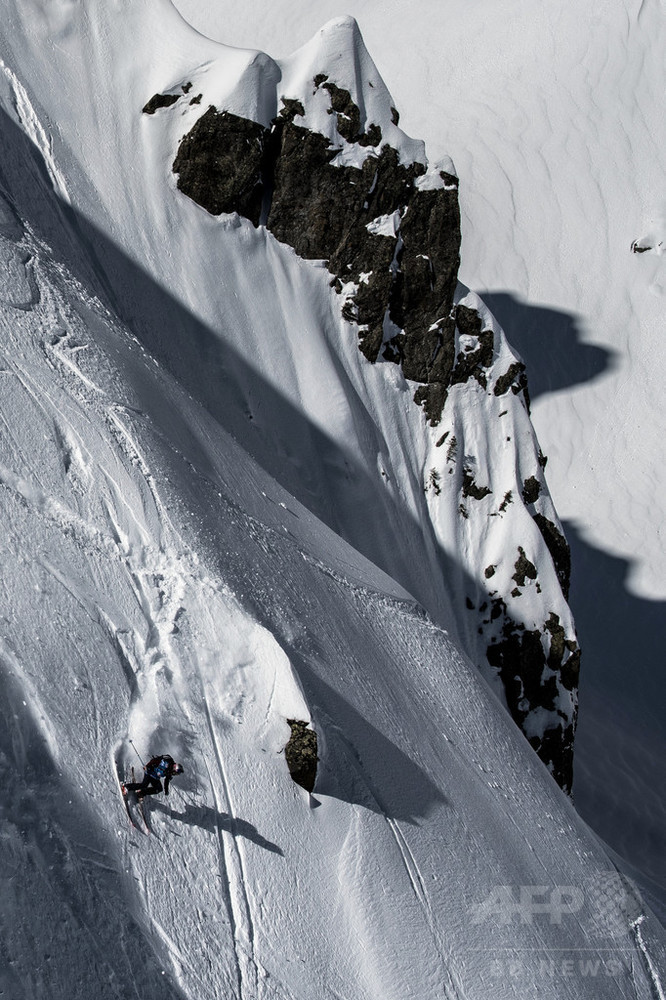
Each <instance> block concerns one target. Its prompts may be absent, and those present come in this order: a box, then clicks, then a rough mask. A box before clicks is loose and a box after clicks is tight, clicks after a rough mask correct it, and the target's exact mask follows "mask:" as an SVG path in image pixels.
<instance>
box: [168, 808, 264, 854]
mask: <svg viewBox="0 0 666 1000" xmlns="http://www.w3.org/2000/svg"><path fill="white" fill-rule="evenodd" d="M150 811H151V812H161V813H164V815H165V816H169V817H170V818H171V819H172V820H176V821H178V822H180V823H184V824H185V825H186V826H198V827H200V828H201V829H202V830H207V831H208V832H209V833H218V832H219V831H220V830H228V831H229V833H232V834H233V835H234V836H239V837H246V838H247V840H251V841H252V842H253V843H254V844H257V845H258V846H259V847H263V848H264V850H266V851H271V853H272V854H279V855H280V857H284V851H283V850H282V848H281V847H278V845H277V844H274V843H273V842H272V841H270V840H266V838H265V837H262V836H261V834H260V833H259V831H258V830H257V828H256V826H253V825H252V823H248V821H247V820H245V819H238V818H236V817H234V816H230V815H229V813H221V812H218V811H217V809H213V808H212V806H193V805H189V804H188V805H186V806H185V808H184V809H183V811H182V812H176V811H175V810H173V809H170V808H169V807H168V806H167V805H165V803H163V802H151V803H150Z"/></svg>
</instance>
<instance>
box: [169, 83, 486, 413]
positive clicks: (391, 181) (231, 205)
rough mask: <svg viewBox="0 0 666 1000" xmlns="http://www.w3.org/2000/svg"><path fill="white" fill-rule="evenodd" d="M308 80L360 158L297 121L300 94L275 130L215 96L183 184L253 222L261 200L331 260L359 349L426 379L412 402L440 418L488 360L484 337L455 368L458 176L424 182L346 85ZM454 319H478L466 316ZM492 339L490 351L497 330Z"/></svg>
mask: <svg viewBox="0 0 666 1000" xmlns="http://www.w3.org/2000/svg"><path fill="white" fill-rule="evenodd" d="M313 85H314V86H315V87H320V88H321V89H322V90H323V91H326V92H327V93H328V94H329V100H330V107H329V113H330V114H331V115H335V117H336V121H337V131H338V133H339V135H340V136H341V137H342V138H343V139H344V140H345V141H346V142H347V143H348V144H351V145H352V146H353V145H358V146H359V147H361V148H370V147H372V155H369V156H367V157H365V159H363V162H362V164H361V166H359V167H357V166H339V165H337V164H336V165H333V164H332V161H333V160H334V159H335V158H336V157H337V155H338V153H339V152H340V149H339V148H338V147H335V146H334V147H331V145H330V143H329V140H328V138H327V137H326V136H324V135H322V134H321V133H319V132H315V131H312V130H311V129H309V128H306V127H305V126H304V125H301V124H299V123H298V121H297V119H299V118H301V119H302V118H303V116H304V113H305V112H304V107H303V104H302V103H301V102H300V101H298V100H297V99H289V100H285V101H283V108H282V111H281V113H280V114H279V115H278V117H277V118H276V119H275V120H274V121H273V123H272V128H271V129H266V128H264V127H263V126H261V125H259V124H257V123H256V122H251V121H249V120H248V119H243V118H239V117H237V116H236V115H232V114H231V113H229V112H227V111H222V112H219V111H217V110H216V109H215V108H214V107H212V106H211V107H209V108H208V110H207V111H206V112H205V114H204V115H203V116H202V117H201V118H200V119H199V120H198V121H197V123H196V124H195V126H194V128H192V129H191V131H190V132H189V133H188V134H187V135H186V136H185V138H184V139H183V140H182V142H181V144H180V147H179V149H178V155H177V156H176V159H175V161H174V164H173V170H174V172H175V173H176V174H178V187H179V189H180V190H181V191H183V193H184V194H187V195H188V196H189V197H190V198H192V199H193V200H194V201H196V202H197V204H199V205H201V206H202V207H203V208H206V209H207V210H208V211H209V212H211V213H212V214H214V215H218V214H219V213H220V212H232V211H236V212H238V213H239V214H240V215H243V216H245V217H246V218H248V219H250V220H251V221H252V222H253V223H254V224H255V225H258V223H259V220H260V218H261V213H262V202H263V203H264V213H265V221H266V225H267V227H268V229H270V231H271V232H272V233H273V234H274V236H275V237H276V238H277V239H278V240H280V241H281V242H282V243H287V244H289V246H291V247H293V248H294V250H295V251H296V253H298V254H299V256H301V257H304V258H306V259H310V260H326V261H327V263H328V268H329V270H330V271H331V273H332V274H333V275H334V286H335V288H336V290H337V291H338V292H340V293H341V294H342V295H343V312H344V315H345V316H346V318H347V319H349V320H350V321H352V322H355V323H357V324H358V330H359V340H360V344H359V346H360V349H361V351H362V352H363V354H364V355H365V356H366V358H367V359H368V360H369V361H372V362H374V361H377V360H378V358H380V357H381V358H384V359H387V360H390V361H395V362H396V363H399V364H401V365H402V369H403V371H404V373H405V377H406V378H408V379H411V380H412V381H414V382H420V383H422V388H421V389H419V390H418V392H417V397H416V398H417V402H419V403H420V404H422V405H423V406H424V407H425V409H426V413H427V415H428V417H429V419H430V420H431V422H433V423H436V422H437V420H438V418H439V416H440V415H441V411H442V407H443V405H444V402H445V400H446V392H447V387H448V385H449V383H450V381H451V380H453V381H458V382H460V381H464V380H465V379H466V378H468V377H471V375H472V374H473V375H474V376H475V377H478V375H479V372H480V368H481V366H482V365H483V364H484V362H487V358H488V344H487V342H486V344H485V345H484V347H483V348H480V349H479V351H477V352H475V354H474V356H473V357H472V358H470V357H468V356H467V355H465V357H464V361H461V362H460V363H459V364H458V365H457V367H456V370H455V373H454V374H452V373H453V370H454V364H455V361H456V358H455V344H454V340H455V326H456V318H455V313H454V310H453V296H454V292H455V288H456V281H457V276H458V266H459V263H460V257H459V247H460V212H459V208H458V194H457V189H458V181H457V178H455V177H453V176H452V175H451V174H447V173H445V172H444V171H441V172H440V177H439V184H438V185H437V186H436V187H434V188H432V187H431V188H429V189H422V188H420V187H419V186H418V184H417V181H418V179H419V178H422V177H423V175H424V174H425V173H426V168H425V166H424V165H423V164H422V163H419V162H414V163H411V164H409V165H407V166H405V165H403V164H401V163H400V161H399V156H398V152H397V151H396V150H395V149H393V148H392V147H391V146H389V145H388V144H384V145H380V144H381V142H382V131H381V128H380V127H379V126H378V125H376V124H374V123H369V124H368V125H367V127H365V129H364V128H363V127H362V123H361V113H360V110H359V108H358V107H357V105H356V104H354V102H353V101H352V99H351V96H350V94H349V91H348V90H345V89H343V88H341V87H338V86H336V85H335V84H334V83H331V82H330V81H329V80H328V79H327V78H326V77H325V76H323V75H321V76H318V77H315V78H314V80H313ZM153 100H155V98H153ZM468 312H469V310H468ZM461 322H462V323H463V324H464V325H465V324H466V328H467V327H469V325H470V323H471V324H472V326H473V325H474V324H473V321H471V320H469V319H468V317H467V316H464V317H463V318H462V320H461ZM478 332H480V331H478ZM490 340H491V345H490V351H491V354H492V334H491V335H490Z"/></svg>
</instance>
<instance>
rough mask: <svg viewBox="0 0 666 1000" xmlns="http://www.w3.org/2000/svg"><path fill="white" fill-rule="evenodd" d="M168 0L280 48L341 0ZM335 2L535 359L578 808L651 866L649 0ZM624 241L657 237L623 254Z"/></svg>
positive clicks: (655, 421)
mask: <svg viewBox="0 0 666 1000" xmlns="http://www.w3.org/2000/svg"><path fill="white" fill-rule="evenodd" d="M176 5H177V7H178V8H179V10H181V11H182V12H183V14H184V15H185V16H186V17H187V19H188V20H189V21H190V22H191V23H192V24H193V25H195V27H197V28H198V29H199V30H202V31H204V32H205V33H206V34H208V35H210V36H211V37H215V38H219V39H222V40H224V41H225V42H227V43H228V44H233V45H241V46H242V45H248V44H253V45H258V46H260V47H261V48H264V49H265V50H266V51H269V52H271V53H272V54H273V55H274V56H276V57H278V58H282V57H283V56H287V55H288V54H289V53H290V52H291V51H292V49H293V48H294V46H295V45H301V44H303V43H304V42H306V41H307V39H309V38H310V37H311V35H312V34H313V33H314V32H315V31H316V30H317V29H318V28H319V27H320V25H321V24H323V23H324V22H325V21H326V20H327V19H328V18H330V17H332V16H334V15H336V14H338V13H339V12H340V9H339V7H338V6H337V5H336V4H335V3H334V2H333V0H311V3H309V4H308V5H307V7H303V6H301V5H297V4H294V3H293V0H274V2H272V3H271V4H266V3H265V0H247V2H246V3H244V4H242V5H241V4H238V5H235V6H229V5H227V4H222V3H205V2H202V0H176ZM344 11H345V12H346V13H349V14H352V15H354V16H355V17H357V18H358V19H359V22H360V24H361V26H362V29H363V34H364V38H365V40H366V42H367V44H368V47H369V49H370V51H371V52H372V55H373V58H374V59H375V60H376V63H377V66H378V67H379V69H380V71H381V72H382V73H383V75H384V77H385V79H386V80H387V82H388V83H389V85H390V87H391V91H392V93H393V96H394V97H395V99H396V101H397V104H398V106H399V107H400V109H401V124H403V127H404V128H405V129H406V130H407V131H408V132H411V134H413V135H418V136H420V137H422V138H423V139H425V141H426V144H427V148H428V150H429V154H430V155H434V156H435V157H436V156H440V155H442V153H448V154H450V155H451V156H452V157H453V159H454V160H455V163H456V165H457V168H458V171H459V173H460V177H461V186H460V203H461V222H462V236H463V241H462V271H461V275H462V280H463V281H464V282H465V283H466V284H467V285H468V286H469V287H471V288H473V289H474V290H475V291H477V292H478V293H479V294H480V295H482V297H483V299H484V301H485V302H486V303H487V304H488V305H489V306H490V308H491V310H492V311H493V313H494V314H495V315H496V316H497V318H498V319H499V321H500V322H501V323H502V326H503V327H504V330H505V331H506V333H507V336H508V338H509V341H510V343H511V344H512V346H513V347H514V348H517V349H518V350H519V352H520V354H521V355H522V357H523V359H524V361H525V363H526V365H527V369H528V374H529V379H530V391H531V397H532V419H533V422H534V424H535V427H536V431H537V434H538V437H539V441H540V443H541V446H542V448H543V450H544V452H545V454H546V455H548V457H549V465H548V470H547V471H548V481H549V485H550V488H551V490H552V493H553V496H554V498H555V500H556V505H557V509H558V512H559V514H560V517H561V518H563V520H564V522H565V524H566V533H567V538H568V540H569V542H570V543H571V545H572V550H573V552H572V556H573V558H572V563H573V567H574V572H573V577H572V589H571V601H572V606H573V610H574V614H575V618H576V624H577V629H578V634H579V637H580V642H581V646H582V648H583V649H584V651H585V669H584V670H583V672H582V676H581V712H580V716H579V724H578V736H577V749H576V779H575V785H574V797H575V801H576V803H577V807H578V808H579V810H580V811H581V813H582V815H583V816H585V818H586V819H587V820H588V822H590V823H591V824H592V825H593V826H594V827H595V829H597V830H598V831H599V832H601V833H602V835H603V837H604V839H606V840H607V841H608V842H609V843H612V844H613V845H614V846H615V848H616V849H617V850H618V851H619V852H620V853H622V854H623V855H624V856H625V857H628V858H630V859H631V860H632V861H633V862H634V863H635V864H636V865H637V866H638V867H640V868H642V870H643V871H644V872H649V873H651V874H652V875H653V877H656V878H657V879H658V881H660V882H661V883H662V885H664V884H666V867H665V864H664V859H665V858H666V850H665V847H666V815H665V813H664V805H663V794H662V774H663V764H662V762H663V760H664V758H665V755H666V745H665V742H664V734H663V716H664V704H665V699H666V688H665V686H664V681H663V679H662V678H663V671H662V670H661V661H662V650H663V646H664V638H665V637H664V626H663V623H664V620H665V618H664V613H665V611H666V606H665V597H666V590H665V587H666V576H665V575H664V571H663V567H664V555H665V552H664V532H663V524H664V515H665V513H666V511H665V508H664V503H665V500H664V498H665V497H666V489H665V488H664V469H666V463H664V461H663V442H664V439H665V432H666V427H665V425H664V419H665V418H664V413H665V411H664V408H663V407H661V406H659V405H658V404H657V403H656V402H655V401H657V400H659V399H661V398H662V396H663V393H664V372H665V371H666V364H665V358H664V349H665V348H664V345H665V343H666V341H665V340H664V337H663V316H664V305H663V303H664V288H665V287H666V286H665V283H664V266H665V261H666V257H665V256H664V254H663V247H662V248H661V251H660V248H659V241H660V240H662V241H663V238H664V197H663V192H664V185H665V179H666V163H665V160H664V147H663V142H662V134H663V124H662V122H663V94H664V88H665V85H666V67H665V66H664V59H663V52H664V48H665V47H666V40H665V37H664V34H665V31H666V21H665V19H664V9H663V3H662V2H659V0H645V2H635V0H620V2H618V3H607V2H604V0H585V2H584V3H583V4H581V5H576V6H573V5H571V4H569V3H567V2H565V0H555V2H552V3H549V4H547V5H535V4H533V3H531V2H530V0H511V2H508V3H505V2H500V3H497V2H494V0H493V2H488V0H473V2H470V0H423V2H422V3H420V4H419V5H418V6H415V5H409V4H405V3H403V2H401V0H382V2H381V3H380V2H377V0H347V3H346V4H345V6H344ZM397 40H399V41H397ZM636 240H638V243H639V245H641V246H645V245H648V244H651V245H652V247H653V249H652V251H650V252H645V253H640V254H635V253H632V252H631V247H632V244H633V243H634V242H635V241H636Z"/></svg>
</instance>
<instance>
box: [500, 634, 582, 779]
mask: <svg viewBox="0 0 666 1000" xmlns="http://www.w3.org/2000/svg"><path fill="white" fill-rule="evenodd" d="M541 635H542V633H541V632H540V631H539V630H537V629H535V630H530V629H523V630H522V631H517V630H515V629H514V628H513V627H512V625H511V623H510V622H505V625H504V629H503V636H502V639H501V640H500V641H499V642H496V643H491V644H490V645H489V646H488V648H487V650H486V655H487V657H488V662H489V663H490V664H491V666H494V667H495V668H496V669H497V670H498V672H499V674H500V677H501V679H502V682H503V685H504V689H505V692H506V699H507V705H508V707H509V711H510V712H511V715H512V716H513V718H514V720H515V721H516V723H517V724H518V725H519V726H520V727H521V728H522V727H523V725H524V723H525V720H526V719H527V716H528V715H529V713H530V712H531V711H533V710H534V709H538V708H544V709H546V710H547V711H548V712H551V713H554V714H555V715H556V716H559V717H560V719H561V723H560V725H553V726H550V727H548V728H547V729H546V730H545V732H544V733H543V735H541V736H539V737H532V738H530V743H531V745H532V746H533V748H534V750H535V751H536V752H537V754H538V755H539V757H540V758H541V759H542V760H543V761H544V763H545V764H546V765H547V766H548V768H549V769H550V771H551V772H552V774H553V777H554V778H555V780H556V781H557V782H558V784H559V785H561V787H562V788H563V789H564V790H565V791H567V792H569V791H570V790H571V784H572V781H573V739H574V729H575V720H574V721H573V722H571V721H570V720H569V719H567V718H566V717H565V716H564V714H563V713H562V712H561V710H560V709H559V707H558V704H559V689H558V684H557V675H556V674H554V673H551V674H550V676H546V675H547V673H548V671H547V667H548V664H547V661H546V655H545V653H544V647H543V643H542V639H541Z"/></svg>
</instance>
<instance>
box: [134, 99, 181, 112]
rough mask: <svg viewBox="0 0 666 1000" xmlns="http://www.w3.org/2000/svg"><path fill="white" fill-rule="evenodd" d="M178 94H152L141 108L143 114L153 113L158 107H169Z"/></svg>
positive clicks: (174, 101)
mask: <svg viewBox="0 0 666 1000" xmlns="http://www.w3.org/2000/svg"><path fill="white" fill-rule="evenodd" d="M179 96H180V95H179V94H153V96H152V97H151V98H150V100H149V101H147V102H146V103H145V104H144V106H143V108H142V109H141V110H142V112H143V114H144V115H154V114H155V112H156V111H158V110H159V109H160V108H170V107H171V105H172V104H175V103H176V101H177V100H178V98H179Z"/></svg>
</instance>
